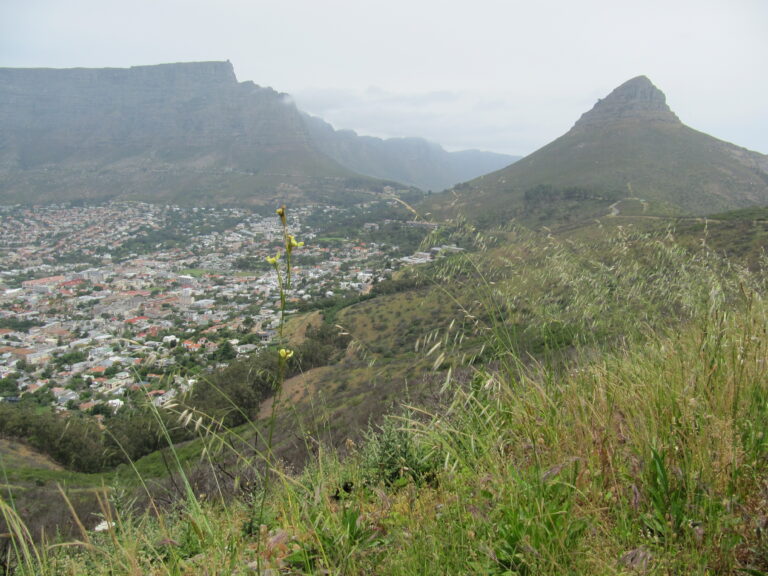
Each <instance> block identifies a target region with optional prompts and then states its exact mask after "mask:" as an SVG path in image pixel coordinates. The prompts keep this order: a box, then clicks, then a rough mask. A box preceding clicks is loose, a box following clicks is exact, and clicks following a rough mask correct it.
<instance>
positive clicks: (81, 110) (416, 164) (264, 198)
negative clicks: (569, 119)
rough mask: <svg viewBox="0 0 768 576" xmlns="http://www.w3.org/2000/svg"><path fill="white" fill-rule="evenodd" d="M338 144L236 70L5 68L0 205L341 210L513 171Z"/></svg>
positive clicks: (476, 158) (0, 85)
mask: <svg viewBox="0 0 768 576" xmlns="http://www.w3.org/2000/svg"><path fill="white" fill-rule="evenodd" d="M322 125H325V126H327V127H328V129H329V130H323V129H322ZM320 134H322V137H321V136H319V135H320ZM334 134H337V133H335V131H333V129H332V128H330V126H328V125H327V124H325V123H323V122H322V121H321V120H318V119H312V120H308V117H307V116H306V115H305V114H303V113H301V112H300V111H299V110H298V109H297V108H296V106H295V105H294V104H293V102H292V100H291V99H290V98H289V97H287V95H285V94H281V93H279V92H276V91H275V90H273V89H272V88H265V87H261V86H258V85H256V84H254V83H253V82H238V81H237V78H236V76H235V72H234V69H233V67H232V64H230V63H229V62H192V63H177V64H161V65H156V66H136V67H132V68H99V69H86V68H74V69H14V68H0V202H30V201H57V200H78V199H108V198H122V199H142V200H150V201H153V200H154V201H168V200H173V201H183V202H196V203H227V202H237V203H243V202H248V203H255V204H260V203H261V204H263V203H274V202H275V201H289V202H295V201H305V202H306V201H324V202H331V203H333V202H342V203H343V202H347V201H350V200H352V199H355V198H360V197H361V195H362V196H363V197H364V196H365V195H367V194H370V193H371V192H373V193H376V192H377V191H381V190H383V188H384V186H386V185H387V184H393V183H394V181H400V182H405V183H407V184H411V183H412V184H417V185H423V186H425V187H433V188H437V187H440V188H442V187H446V186H449V185H452V184H454V183H456V182H458V181H461V180H466V179H468V178H473V177H475V176H477V175H479V174H481V173H483V172H488V171H491V170H494V169H497V168H499V167H500V166H501V165H503V164H507V163H508V162H509V160H510V158H508V157H503V156H502V157H501V158H497V155H491V154H482V153H476V152H467V153H456V154H449V153H447V152H445V151H443V150H442V149H441V148H440V147H439V146H436V145H431V144H426V143H425V142H423V141H420V140H413V141H410V140H408V141H404V142H403V143H401V144H400V145H397V144H393V143H387V142H382V141H378V140H376V139H363V138H358V137H354V138H352V137H350V136H349V134H345V133H339V134H338V135H337V137H335V138H334ZM489 159H492V160H493V162H491V163H490V164H489V163H488V161H489ZM494 162H495V163H494ZM342 164H343V165H342Z"/></svg>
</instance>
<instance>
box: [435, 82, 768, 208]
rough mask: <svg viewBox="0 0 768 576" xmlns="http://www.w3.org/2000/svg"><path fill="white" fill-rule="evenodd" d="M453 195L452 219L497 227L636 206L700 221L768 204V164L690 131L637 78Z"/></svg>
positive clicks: (648, 85)
mask: <svg viewBox="0 0 768 576" xmlns="http://www.w3.org/2000/svg"><path fill="white" fill-rule="evenodd" d="M450 195H451V202H450V208H449V209H448V210H446V213H453V214H455V213H464V214H470V215H474V216H476V217H478V218H485V219H488V218H491V219H496V220H502V219H505V218H513V217H521V218H526V217H530V216H531V215H532V214H533V215H535V216H536V217H537V218H538V219H539V221H542V222H543V221H546V220H547V219H551V218H552V217H559V218H562V219H568V218H571V217H573V216H574V215H576V214H580V215H581V216H589V215H603V214H606V213H610V212H611V211H612V212H613V213H614V214H616V213H618V212H619V211H621V210H627V209H629V208H630V205H631V204H634V206H633V207H632V209H635V210H637V209H641V210H642V211H643V213H645V214H647V215H651V214H692V215H703V214H709V213H714V212H719V211H725V210H730V209H736V208H742V207H747V206H755V205H766V204H768V156H765V155H763V154H759V153H757V152H752V151H750V150H747V149H745V148H741V147H739V146H736V145H733V144H730V143H728V142H724V141H722V140H718V139H716V138H713V137H712V136H709V135H707V134H704V133H702V132H698V131H696V130H694V129H692V128H689V127H688V126H686V125H684V124H683V123H682V122H681V121H680V120H679V119H678V117H677V116H676V115H675V114H674V113H673V112H672V111H671V110H670V108H669V106H668V105H667V103H666V97H665V96H664V94H663V92H661V90H659V89H658V88H656V87H655V86H654V85H653V84H652V83H651V81H650V80H649V79H648V78H646V77H645V76H638V77H636V78H633V79H631V80H629V81H627V82H625V83H624V84H622V85H621V86H619V87H618V88H616V89H615V90H613V91H612V92H611V93H610V94H609V95H608V96H607V97H606V98H604V99H602V100H600V101H598V102H597V103H596V104H595V106H594V107H593V108H592V109H591V110H590V111H588V112H586V113H585V114H583V115H582V117H581V118H580V119H579V120H578V121H577V122H576V124H575V125H574V126H573V128H571V130H569V131H568V132H567V133H566V134H564V135H563V136H561V137H560V138H558V139H556V140H554V141H553V142H551V143H550V144H548V145H546V146H544V147H543V148H541V149H539V150H537V151H536V152H534V153H533V154H530V155H529V156H527V157H525V158H523V159H522V160H520V161H518V162H516V163H515V164H513V165H511V166H508V167H506V168H504V169H502V170H499V171H497V172H495V173H492V174H488V175H485V176H481V177H480V178H477V179H475V180H473V181H471V182H468V183H465V184H462V185H460V186H457V187H455V188H454V190H453V191H451V194H450ZM630 199H631V200H632V202H629V200H630ZM433 207H435V208H436V209H440V208H441V206H440V205H439V202H437V201H436V202H433ZM442 208H445V207H444V206H442Z"/></svg>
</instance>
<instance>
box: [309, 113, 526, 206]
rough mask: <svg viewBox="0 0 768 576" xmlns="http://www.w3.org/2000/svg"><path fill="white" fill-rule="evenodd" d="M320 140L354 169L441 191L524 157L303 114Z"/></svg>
mask: <svg viewBox="0 0 768 576" xmlns="http://www.w3.org/2000/svg"><path fill="white" fill-rule="evenodd" d="M304 118H305V122H306V125H307V128H308V129H309V132H310V135H311V136H312V138H313V139H314V141H315V143H316V144H317V145H318V146H319V148H320V150H322V151H323V152H324V153H325V154H326V155H328V156H329V157H331V158H333V159H334V160H336V161H337V162H338V163H339V164H341V165H342V166H345V167H346V168H349V169H350V170H353V171H355V172H359V173H362V174H367V175H368V176H373V177H376V178H389V179H392V180H396V181H398V182H402V183H404V184H408V185H411V186H416V187H418V188H421V189H422V190H432V191H440V190H444V189H446V188H449V187H451V186H452V185H454V184H456V183H458V182H463V181H466V180H468V179H470V178H474V177H475V176H477V175H479V174H486V173H488V172H493V171H495V170H498V169H500V168H503V167H505V166H508V165H509V164H511V163H513V162H515V161H517V160H519V159H520V158H521V157H520V156H510V155H508V154H498V153H495V152H485V151H480V150H461V151H457V152H448V151H446V150H445V149H444V148H443V147H442V146H440V145H439V144H436V143H434V142H430V141H428V140H426V139H424V138H417V137H404V138H386V139H383V138H377V137H375V136H362V135H359V134H357V132H355V131H354V130H335V129H334V128H333V126H331V125H330V124H329V123H327V122H325V121H324V120H323V119H321V118H318V117H315V116H310V115H308V114H305V115H304Z"/></svg>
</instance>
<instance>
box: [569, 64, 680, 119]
mask: <svg viewBox="0 0 768 576" xmlns="http://www.w3.org/2000/svg"><path fill="white" fill-rule="evenodd" d="M618 120H644V121H657V122H673V123H679V122H680V120H679V119H678V117H677V116H676V115H675V113H674V112H672V110H670V109H669V106H667V98H666V96H664V92H662V91H661V90H659V89H658V88H656V86H654V85H653V82H651V81H650V80H649V79H648V77H646V76H636V77H635V78H632V79H631V80H627V81H626V82H624V83H623V84H622V85H621V86H619V87H618V88H615V89H614V90H613V92H611V93H610V94H608V96H606V97H605V98H602V99H600V100H598V101H597V104H595V105H594V107H593V108H592V110H590V111H589V112H586V113H585V114H583V115H582V117H581V118H580V119H579V121H578V122H577V123H576V126H586V125H595V124H603V123H606V122H611V121H618Z"/></svg>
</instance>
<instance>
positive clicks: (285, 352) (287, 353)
mask: <svg viewBox="0 0 768 576" xmlns="http://www.w3.org/2000/svg"><path fill="white" fill-rule="evenodd" d="M291 356H293V350H289V349H288V348H280V358H282V359H283V360H287V359H288V358H290V357H291Z"/></svg>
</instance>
